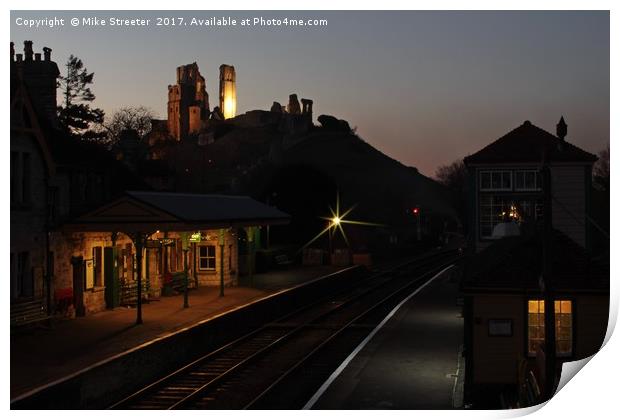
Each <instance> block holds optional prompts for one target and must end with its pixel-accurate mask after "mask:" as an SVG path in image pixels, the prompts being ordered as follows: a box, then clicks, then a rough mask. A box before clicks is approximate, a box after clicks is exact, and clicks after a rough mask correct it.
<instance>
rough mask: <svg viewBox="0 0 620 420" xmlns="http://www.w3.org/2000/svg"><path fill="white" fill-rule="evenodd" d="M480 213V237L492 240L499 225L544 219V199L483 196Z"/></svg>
mask: <svg viewBox="0 0 620 420" xmlns="http://www.w3.org/2000/svg"><path fill="white" fill-rule="evenodd" d="M478 210H479V212H478V218H479V219H478V222H479V226H480V237H481V238H491V237H492V236H493V229H494V228H495V226H496V225H497V224H499V223H503V222H509V221H514V222H518V223H523V222H530V221H532V222H535V221H536V220H538V219H540V218H541V217H542V210H543V206H542V199H537V198H523V199H519V198H516V197H515V196H512V197H506V196H503V197H502V196H499V195H493V194H481V195H480V203H479V209H478Z"/></svg>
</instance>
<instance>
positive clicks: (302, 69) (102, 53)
mask: <svg viewBox="0 0 620 420" xmlns="http://www.w3.org/2000/svg"><path fill="white" fill-rule="evenodd" d="M85 16H98V17H101V18H104V19H107V18H109V17H111V16H114V17H120V18H134V17H144V18H150V19H151V25H150V26H147V27H133V28H118V27H110V26H106V27H83V26H81V25H80V26H78V27H72V26H71V25H70V24H69V22H70V19H71V18H74V17H77V18H80V19H81V18H82V17H85ZM157 16H160V17H166V16H168V17H172V16H183V17H184V18H185V22H188V25H189V22H190V19H191V18H192V17H196V18H200V19H204V18H208V17H212V16H216V17H222V16H230V17H233V18H236V19H237V20H238V25H240V20H241V19H243V18H254V17H261V16H262V17H264V18H265V19H268V18H273V17H279V18H284V17H289V18H304V19H305V18H310V17H316V18H320V19H327V20H328V24H327V26H324V27H313V28H310V27H296V28H291V27H289V28H287V27H273V26H271V27H258V26H253V27H241V26H236V27H230V26H229V27H192V26H175V27H165V26H160V27H158V26H155V23H156V22H155V18H156V17H157ZM18 17H23V18H27V19H42V18H46V17H48V18H52V17H58V18H65V26H58V27H54V28H47V27H43V28H26V27H24V26H18V25H17V24H16V18H18ZM25 39H30V40H32V41H34V50H35V52H41V49H42V48H43V47H44V46H48V47H50V48H52V49H53V52H52V58H53V59H54V60H55V61H56V62H57V63H58V64H59V67H61V71H62V65H63V64H64V62H65V61H66V59H67V57H68V56H69V54H75V55H77V56H78V57H80V58H81V59H82V60H83V61H84V63H85V65H86V67H87V68H88V70H89V71H92V72H95V83H94V85H93V87H92V89H93V92H94V93H95V95H96V96H97V99H96V101H95V103H94V104H95V105H96V106H98V107H100V108H103V109H104V110H105V111H106V113H108V114H112V113H113V112H114V110H115V109H118V108H120V107H122V106H137V105H144V106H148V107H150V108H151V109H153V110H154V111H155V113H156V114H158V116H159V117H162V118H165V116H166V101H167V86H168V85H169V84H174V83H175V77H176V76H175V68H176V67H177V66H179V65H181V64H187V63H191V62H193V61H196V62H197V63H198V65H199V67H200V71H201V74H202V75H203V76H204V77H205V78H206V82H207V91H208V93H209V99H210V104H211V107H212V108H213V106H215V105H217V96H218V75H219V72H218V68H219V65H220V64H222V63H226V64H232V65H234V66H235V69H236V71H237V97H238V103H237V113H243V112H245V111H249V110H253V109H269V107H270V106H271V103H272V102H273V101H274V100H277V101H279V102H280V103H282V104H283V105H284V104H286V103H287V101H288V95H289V93H297V94H298V96H299V97H300V98H302V97H303V98H310V99H313V100H314V116H315V119H316V117H318V116H319V115H320V114H331V115H335V116H337V117H339V118H344V119H346V120H348V121H349V123H350V124H351V126H352V127H355V126H357V127H358V131H357V132H358V134H359V135H360V136H361V137H362V138H363V139H364V140H366V141H367V142H368V143H370V144H372V145H373V146H374V147H376V148H378V149H379V150H381V151H383V152H384V153H386V154H387V155H389V156H391V157H393V158H395V159H397V160H400V161H401V162H403V163H404V164H406V165H411V166H416V167H418V168H419V169H420V171H421V172H422V173H424V174H426V175H429V176H432V175H433V174H434V173H435V169H436V167H437V166H438V165H442V164H448V163H450V162H452V161H454V160H456V159H460V158H463V157H464V156H466V155H468V154H471V153H473V152H476V151H477V150H479V149H480V148H482V147H484V146H485V145H486V144H488V143H490V142H492V141H494V140H496V139H497V138H498V137H500V136H501V135H503V134H505V133H506V132H508V131H510V130H511V129H513V128H515V127H516V126H518V125H520V124H521V123H522V122H523V121H524V120H526V119H529V120H531V121H532V123H533V124H536V125H538V126H539V127H542V128H544V129H546V130H547V131H550V132H552V133H554V132H555V124H556V123H557V121H558V120H559V118H560V115H564V118H565V119H566V122H567V124H568V136H567V140H568V141H570V142H572V143H574V144H576V145H578V146H580V147H582V148H584V149H585V150H588V151H590V152H593V153H597V152H598V151H599V150H601V149H603V148H604V147H605V145H606V144H607V143H608V142H609V13H608V12H559V11H551V12H478V11H470V12H447V11H442V12H422V11H419V12H418V11H407V12H402V11H398V12H390V11H380V12H374V11H373V12H350V11H344V12H320V11H312V12H299V11H291V12H226V11H218V12H208V11H197V12H148V11H140V12H125V11H122V12H110V11H106V12H90V11H89V12H53V11H52V12H31V11H29V12H16V11H12V12H11V40H12V41H13V42H15V44H16V50H17V51H16V52H18V53H19V52H21V50H22V48H23V41H24V40H25Z"/></svg>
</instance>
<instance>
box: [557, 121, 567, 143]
mask: <svg viewBox="0 0 620 420" xmlns="http://www.w3.org/2000/svg"><path fill="white" fill-rule="evenodd" d="M567 132H568V126H567V125H566V122H565V121H564V116H562V117H561V118H560V122H558V124H557V125H556V126H555V134H556V135H557V136H558V138H559V139H560V140H562V141H564V137H566V133H567Z"/></svg>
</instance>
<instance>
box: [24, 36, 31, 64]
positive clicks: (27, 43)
mask: <svg viewBox="0 0 620 420" xmlns="http://www.w3.org/2000/svg"><path fill="white" fill-rule="evenodd" d="M24 58H25V60H26V61H32V41H24Z"/></svg>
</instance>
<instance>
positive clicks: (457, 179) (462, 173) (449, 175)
mask: <svg viewBox="0 0 620 420" xmlns="http://www.w3.org/2000/svg"><path fill="white" fill-rule="evenodd" d="M435 179H436V180H437V182H439V183H440V184H443V185H445V186H446V187H448V188H450V189H453V190H458V191H461V190H463V189H464V188H465V183H466V182H467V168H466V167H465V164H464V163H463V161H462V160H460V159H459V160H455V161H454V162H452V163H451V164H449V165H443V166H440V167H439V168H437V170H436V171H435Z"/></svg>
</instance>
